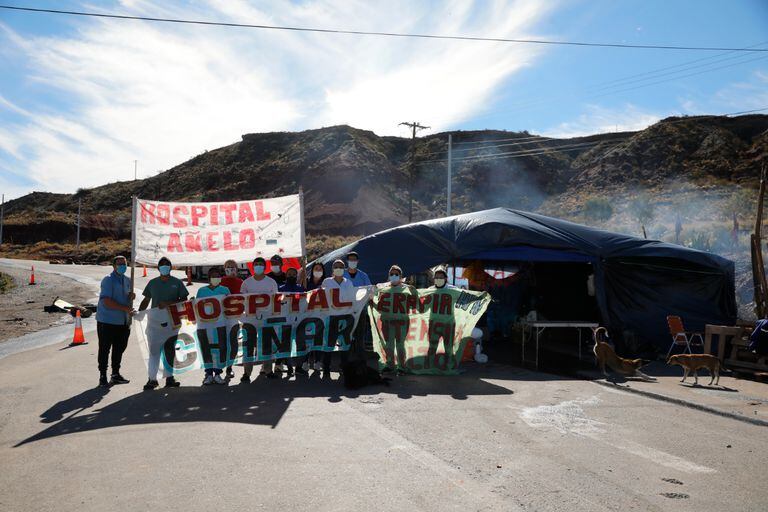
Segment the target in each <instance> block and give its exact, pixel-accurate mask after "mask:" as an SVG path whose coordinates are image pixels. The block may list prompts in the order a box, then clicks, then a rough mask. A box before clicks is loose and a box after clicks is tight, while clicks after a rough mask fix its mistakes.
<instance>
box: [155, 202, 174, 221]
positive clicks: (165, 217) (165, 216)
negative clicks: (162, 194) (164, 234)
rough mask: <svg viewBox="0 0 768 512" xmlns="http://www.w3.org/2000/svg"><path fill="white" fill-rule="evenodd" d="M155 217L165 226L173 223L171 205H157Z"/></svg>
mask: <svg viewBox="0 0 768 512" xmlns="http://www.w3.org/2000/svg"><path fill="white" fill-rule="evenodd" d="M155 218H156V219H157V223H158V224H161V225H163V226H170V225H171V207H170V205H167V204H159V205H157V211H156V212H155Z"/></svg>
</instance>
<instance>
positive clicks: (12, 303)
mask: <svg viewBox="0 0 768 512" xmlns="http://www.w3.org/2000/svg"><path fill="white" fill-rule="evenodd" d="M0 272H3V273H4V274H7V275H9V276H11V277H12V278H13V280H14V281H15V283H16V287H15V288H13V289H11V290H10V291H9V292H7V293H3V294H0V343H2V342H3V341H6V340H8V339H10V338H14V337H16V336H21V335H23V334H27V333H30V332H35V331H39V330H41V329H46V328H48V327H53V326H56V325H60V324H62V323H65V322H66V321H67V320H68V319H69V315H68V314H59V313H46V312H45V311H43V306H47V305H50V304H52V303H53V301H54V299H55V298H56V297H61V298H62V299H64V300H66V301H67V302H71V303H72V304H83V303H86V302H96V299H97V297H96V296H95V295H94V293H93V290H91V289H90V288H89V287H88V286H86V285H84V284H82V283H78V282H77V281H74V280H72V279H69V278H68V277H63V276H59V275H56V274H49V273H43V272H40V271H36V272H35V280H36V282H37V284H36V285H35V286H29V285H28V284H27V283H28V282H29V270H20V269H17V268H13V267H8V266H1V265H0Z"/></svg>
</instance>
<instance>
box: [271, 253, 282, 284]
mask: <svg viewBox="0 0 768 512" xmlns="http://www.w3.org/2000/svg"><path fill="white" fill-rule="evenodd" d="M269 266H270V267H272V268H271V269H270V271H269V273H268V274H267V276H269V277H271V278H272V279H274V281H275V282H276V283H277V286H280V285H281V284H285V272H283V257H282V256H280V255H279V254H275V255H274V256H272V257H271V258H269Z"/></svg>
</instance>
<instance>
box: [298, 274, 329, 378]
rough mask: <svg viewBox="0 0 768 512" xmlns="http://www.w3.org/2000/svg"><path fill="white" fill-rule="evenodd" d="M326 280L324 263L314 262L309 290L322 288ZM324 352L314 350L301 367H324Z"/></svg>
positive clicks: (316, 368) (316, 369)
mask: <svg viewBox="0 0 768 512" xmlns="http://www.w3.org/2000/svg"><path fill="white" fill-rule="evenodd" d="M324 280H325V267H324V266H323V264H322V263H313V264H312V270H311V272H310V274H309V279H308V280H307V291H308V292H309V291H312V290H316V289H318V288H322V286H323V281H324ZM322 359H323V358H322V354H320V352H316V351H312V352H310V353H309V354H307V357H306V358H305V359H304V361H303V362H302V364H301V367H302V368H304V369H305V370H309V368H310V366H311V367H312V368H314V370H315V371H316V372H319V371H320V370H322V369H323V363H322Z"/></svg>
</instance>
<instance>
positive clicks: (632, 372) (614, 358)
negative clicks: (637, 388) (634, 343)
mask: <svg viewBox="0 0 768 512" xmlns="http://www.w3.org/2000/svg"><path fill="white" fill-rule="evenodd" d="M607 337H608V331H607V330H606V329H605V327H599V328H597V329H596V330H595V348H594V352H595V358H596V359H597V365H598V366H599V367H600V369H601V370H602V371H603V375H605V376H606V377H608V372H606V371H605V367H606V366H608V367H610V368H611V369H612V370H613V371H615V372H616V373H620V374H622V375H624V376H626V377H639V378H641V379H643V380H645V381H650V382H652V381H655V380H656V379H655V378H653V377H650V376H648V375H646V374H644V373H643V372H641V371H640V367H642V366H643V360H642V359H624V358H623V357H619V356H618V355H616V352H615V351H614V350H613V347H612V346H610V345H609V344H608V343H606V342H605V341H603V340H605V339H606V338H607Z"/></svg>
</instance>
